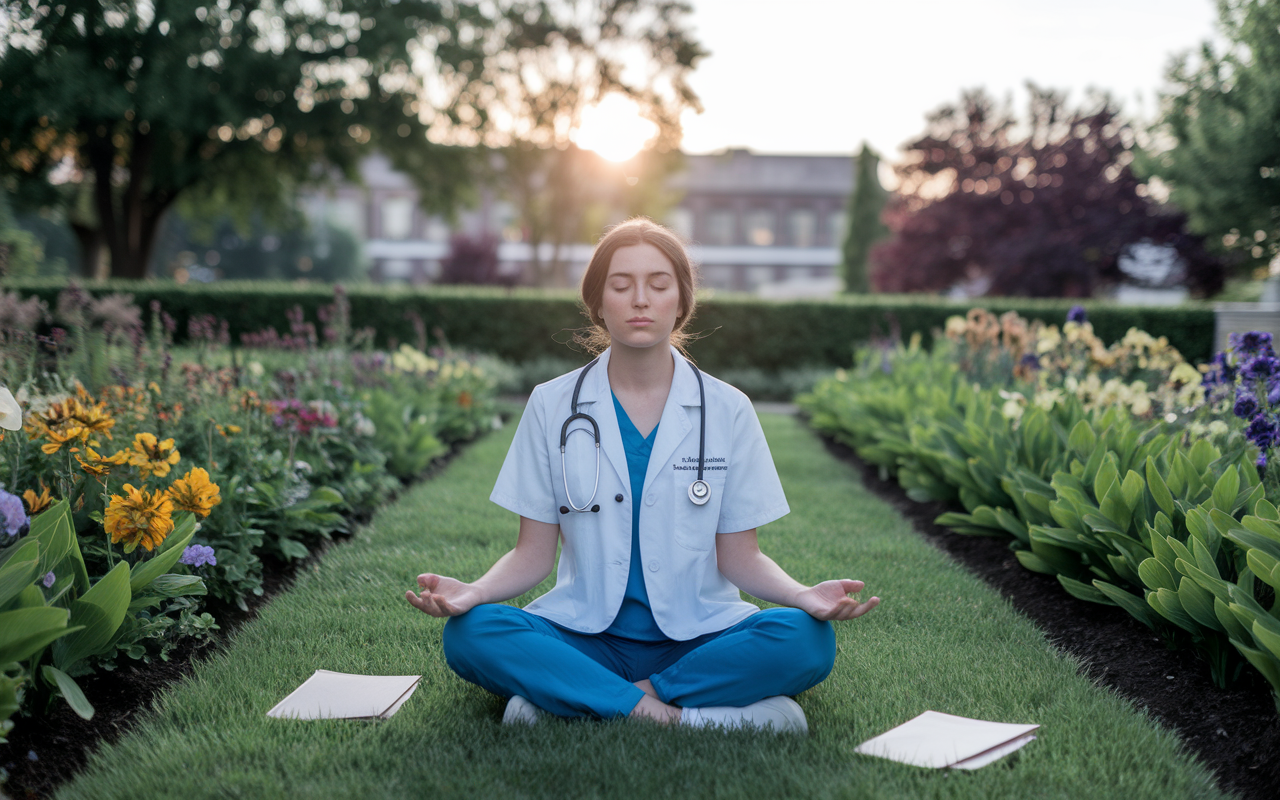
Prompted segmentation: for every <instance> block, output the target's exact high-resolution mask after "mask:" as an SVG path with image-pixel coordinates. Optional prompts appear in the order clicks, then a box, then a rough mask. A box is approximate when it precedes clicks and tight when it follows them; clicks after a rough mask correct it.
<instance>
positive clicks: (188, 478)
mask: <svg viewBox="0 0 1280 800" xmlns="http://www.w3.org/2000/svg"><path fill="white" fill-rule="evenodd" d="M168 491H169V499H170V500H172V501H173V505H174V508H177V509H178V510H179V511H190V512H191V513H193V514H195V515H196V516H199V517H207V516H209V512H210V511H212V510H213V507H214V506H216V505H218V504H219V503H221V502H222V497H220V496H219V489H218V484H216V483H210V482H209V473H208V472H206V471H205V470H204V468H203V467H196V468H195V469H193V470H191V471H190V472H188V473H187V474H186V475H183V476H182V477H181V478H178V479H177V480H176V481H174V482H173V485H172V486H170V487H169V490H168Z"/></svg>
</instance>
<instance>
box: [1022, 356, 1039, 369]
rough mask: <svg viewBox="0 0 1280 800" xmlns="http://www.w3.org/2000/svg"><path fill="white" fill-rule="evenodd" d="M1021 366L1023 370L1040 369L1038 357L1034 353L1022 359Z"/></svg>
mask: <svg viewBox="0 0 1280 800" xmlns="http://www.w3.org/2000/svg"><path fill="white" fill-rule="evenodd" d="M1021 364H1022V366H1023V368H1024V369H1040V356H1038V355H1036V354H1035V353H1027V354H1026V355H1024V356H1023V357H1022V361H1021Z"/></svg>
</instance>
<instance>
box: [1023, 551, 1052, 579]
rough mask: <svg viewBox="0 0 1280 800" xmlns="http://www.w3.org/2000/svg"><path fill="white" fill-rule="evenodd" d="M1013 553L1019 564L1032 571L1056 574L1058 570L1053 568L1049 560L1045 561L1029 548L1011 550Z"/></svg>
mask: <svg viewBox="0 0 1280 800" xmlns="http://www.w3.org/2000/svg"><path fill="white" fill-rule="evenodd" d="M1013 555H1014V557H1015V558H1017V559H1018V563H1019V564H1021V565H1022V566H1023V568H1024V569H1029V570H1031V571H1032V572H1039V573H1043V574H1045V575H1057V574H1058V571H1057V570H1056V569H1054V568H1053V566H1052V565H1050V564H1049V562H1047V561H1045V560H1044V559H1043V558H1041V557H1040V556H1038V555H1036V554H1035V553H1033V552H1031V551H1030V550H1015V551H1013Z"/></svg>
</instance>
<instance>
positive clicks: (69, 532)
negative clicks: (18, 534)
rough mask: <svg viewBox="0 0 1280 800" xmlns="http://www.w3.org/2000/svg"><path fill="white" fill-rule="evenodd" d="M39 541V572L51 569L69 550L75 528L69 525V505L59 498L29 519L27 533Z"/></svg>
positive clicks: (73, 538)
mask: <svg viewBox="0 0 1280 800" xmlns="http://www.w3.org/2000/svg"><path fill="white" fill-rule="evenodd" d="M27 536H28V537H29V538H31V539H35V540H36V541H38V542H39V543H40V567H39V569H40V574H42V575H43V574H44V573H46V572H49V571H50V570H52V569H53V568H54V567H55V566H57V565H58V562H59V561H61V560H62V558H63V557H64V556H66V555H67V553H68V552H70V550H71V546H72V544H73V543H74V542H75V530H74V529H73V528H72V527H71V506H70V505H69V504H68V503H67V501H66V500H59V501H58V502H56V503H54V504H53V505H52V506H50V507H49V508H48V509H46V510H45V511H44V512H43V513H42V514H39V515H38V516H36V518H35V519H33V520H31V528H30V530H29V531H28V533H27Z"/></svg>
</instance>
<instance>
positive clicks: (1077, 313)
mask: <svg viewBox="0 0 1280 800" xmlns="http://www.w3.org/2000/svg"><path fill="white" fill-rule="evenodd" d="M1087 321H1088V315H1087V314H1085V313H1084V306H1072V307H1071V310H1070V311H1068V312H1067V322H1076V323H1079V324H1081V325H1083V324H1084V323H1085V322H1087Z"/></svg>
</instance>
